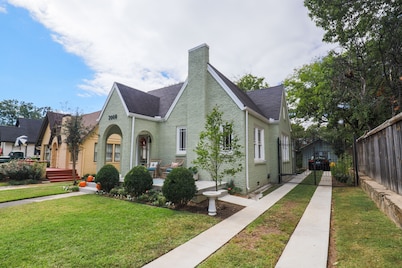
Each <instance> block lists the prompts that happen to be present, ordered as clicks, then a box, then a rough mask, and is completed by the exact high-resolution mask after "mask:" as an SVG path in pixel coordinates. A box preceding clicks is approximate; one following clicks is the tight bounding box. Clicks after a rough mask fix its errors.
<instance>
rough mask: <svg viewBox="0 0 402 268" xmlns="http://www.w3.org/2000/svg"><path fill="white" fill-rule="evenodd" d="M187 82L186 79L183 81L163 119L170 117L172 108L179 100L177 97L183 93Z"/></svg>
mask: <svg viewBox="0 0 402 268" xmlns="http://www.w3.org/2000/svg"><path fill="white" fill-rule="evenodd" d="M187 84H188V80H186V81H185V82H184V84H183V86H182V87H181V89H180V91H179V93H178V94H177V96H176V98H175V99H174V101H173V103H172V105H171V106H170V108H169V110H168V112H167V113H166V115H165V118H164V120H168V118H169V117H170V115H171V113H172V112H173V110H174V108H175V107H176V105H177V103H178V102H179V99H180V97H181V95H182V94H183V92H184V89H185V88H186V87H187Z"/></svg>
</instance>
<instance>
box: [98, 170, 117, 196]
mask: <svg viewBox="0 0 402 268" xmlns="http://www.w3.org/2000/svg"><path fill="white" fill-rule="evenodd" d="M95 182H97V183H98V182H99V183H100V184H101V187H102V190H103V191H105V192H107V193H108V192H110V190H111V189H112V188H114V187H115V186H117V185H119V171H118V170H117V169H116V168H115V167H114V166H113V165H111V164H107V165H104V166H103V167H102V168H101V169H100V170H99V171H98V173H97V174H96V176H95Z"/></svg>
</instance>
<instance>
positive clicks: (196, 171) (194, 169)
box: [188, 166, 198, 174]
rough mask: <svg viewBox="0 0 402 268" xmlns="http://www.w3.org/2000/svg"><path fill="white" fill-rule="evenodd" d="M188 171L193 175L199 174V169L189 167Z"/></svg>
mask: <svg viewBox="0 0 402 268" xmlns="http://www.w3.org/2000/svg"><path fill="white" fill-rule="evenodd" d="M188 170H190V171H191V172H192V173H193V174H197V173H198V168H197V167H194V166H193V167H188Z"/></svg>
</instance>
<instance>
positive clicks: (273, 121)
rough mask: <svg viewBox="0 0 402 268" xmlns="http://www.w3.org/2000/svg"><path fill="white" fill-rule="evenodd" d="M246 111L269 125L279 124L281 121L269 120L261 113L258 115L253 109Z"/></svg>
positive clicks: (247, 108)
mask: <svg viewBox="0 0 402 268" xmlns="http://www.w3.org/2000/svg"><path fill="white" fill-rule="evenodd" d="M245 110H247V111H249V113H250V114H251V115H253V116H255V117H256V118H258V119H260V120H261V121H263V122H265V123H267V124H279V120H275V119H272V118H269V119H267V118H266V117H264V116H262V115H261V114H260V113H257V112H256V111H254V110H253V109H250V108H249V107H246V108H245Z"/></svg>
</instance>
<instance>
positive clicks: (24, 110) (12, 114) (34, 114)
mask: <svg viewBox="0 0 402 268" xmlns="http://www.w3.org/2000/svg"><path fill="white" fill-rule="evenodd" d="M50 110H51V108H50V107H41V108H39V107H36V106H35V105H34V104H33V103H31V102H24V101H18V100H3V101H0V125H8V126H12V125H14V124H15V122H16V121H17V119H18V118H22V117H23V118H28V119H42V118H43V117H44V116H45V115H46V113H47V112H48V111H50Z"/></svg>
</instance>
